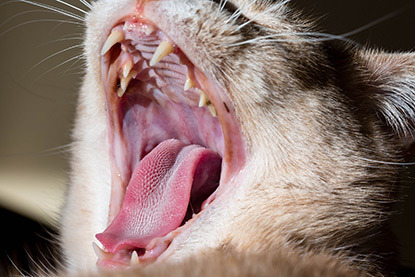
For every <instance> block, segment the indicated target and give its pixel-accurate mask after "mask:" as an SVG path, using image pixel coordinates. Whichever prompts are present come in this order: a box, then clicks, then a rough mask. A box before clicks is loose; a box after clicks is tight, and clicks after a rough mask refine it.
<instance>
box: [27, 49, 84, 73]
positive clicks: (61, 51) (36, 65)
mask: <svg viewBox="0 0 415 277" xmlns="http://www.w3.org/2000/svg"><path fill="white" fill-rule="evenodd" d="M81 47H82V44H76V45H73V46H70V47H67V48H65V49H62V50H60V51H58V52H56V53H53V54H52V55H50V56H48V57H46V58H44V59H43V60H41V61H39V62H37V63H36V64H35V65H34V66H32V67H31V68H30V69H29V70H28V72H26V74H28V73H30V72H31V71H32V70H33V69H35V68H36V67H38V66H39V65H40V64H42V63H44V62H45V61H47V60H49V59H51V58H53V57H55V56H57V55H59V54H62V53H64V52H67V51H69V50H72V49H75V48H81Z"/></svg>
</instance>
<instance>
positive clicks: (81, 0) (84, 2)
mask: <svg viewBox="0 0 415 277" xmlns="http://www.w3.org/2000/svg"><path fill="white" fill-rule="evenodd" d="M79 1H80V2H81V3H82V4H84V5H85V6H86V7H87V8H89V9H92V5H91V4H90V3H88V2H87V1H86V0H79Z"/></svg>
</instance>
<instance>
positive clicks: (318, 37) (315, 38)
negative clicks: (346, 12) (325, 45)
mask: <svg viewBox="0 0 415 277" xmlns="http://www.w3.org/2000/svg"><path fill="white" fill-rule="evenodd" d="M285 2H288V1H284V2H282V3H285ZM401 12H402V10H397V11H394V12H392V13H390V14H387V15H385V16H383V17H381V18H379V19H376V20H374V21H372V22H370V23H368V24H366V25H363V26H361V27H359V28H357V29H355V30H352V31H349V32H346V33H343V34H340V35H333V34H328V33H314V32H301V33H279V34H271V35H267V36H262V37H258V38H253V39H250V40H246V41H241V42H236V43H231V44H228V45H226V46H239V45H243V44H248V43H259V42H264V41H265V42H295V41H308V42H323V41H330V40H341V41H345V42H348V43H351V44H354V45H359V44H358V43H357V42H355V41H354V40H352V39H349V38H347V37H350V36H352V35H355V34H357V33H360V32H362V31H364V30H367V29H369V28H371V27H373V26H375V25H377V24H379V23H381V22H383V21H385V20H388V19H390V18H392V17H394V16H396V15H397V14H399V13H401ZM252 21H253V19H251V20H249V21H248V22H249V23H251V22H252ZM248 22H245V23H243V24H241V25H240V26H239V27H238V28H237V29H238V30H239V29H241V28H243V27H244V26H246V24H248ZM284 36H311V38H293V39H274V38H276V37H284ZM220 46H223V45H219V46H217V47H220Z"/></svg>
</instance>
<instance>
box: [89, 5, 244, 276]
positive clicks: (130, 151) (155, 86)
mask: <svg viewBox="0 0 415 277" xmlns="http://www.w3.org/2000/svg"><path fill="white" fill-rule="evenodd" d="M143 5H144V4H143ZM143 5H139V6H138V7H137V8H136V10H135V11H134V12H133V13H131V14H130V15H129V16H127V17H123V18H122V19H120V21H118V22H117V24H116V25H115V26H114V27H113V28H112V30H111V32H110V33H109V34H107V35H108V37H107V39H106V41H105V43H104V44H103V47H102V51H101V69H102V80H103V87H104V90H105V96H106V109H107V122H108V141H109V153H110V165H111V176H112V178H111V200H110V203H109V207H110V208H109V214H108V226H107V228H106V230H105V231H103V232H102V233H100V234H97V236H96V237H97V239H98V240H99V241H100V242H101V244H102V245H103V248H104V249H102V248H100V247H99V246H97V245H96V244H94V250H95V253H96V254H97V256H98V265H100V266H102V267H106V268H108V267H120V266H121V267H124V266H130V265H137V264H148V263H151V262H154V261H156V260H161V259H163V258H164V257H165V256H168V255H170V254H171V253H169V251H166V250H167V249H168V248H169V246H170V244H171V243H172V241H174V240H175V238H176V237H178V236H180V235H181V234H182V233H183V231H184V230H186V229H188V228H189V226H191V225H192V224H193V223H194V222H195V221H197V220H198V219H199V218H200V217H203V216H204V215H205V214H206V211H207V210H209V208H210V206H211V205H212V203H215V202H218V201H224V199H225V198H226V195H227V194H229V193H230V191H231V190H232V186H234V185H233V184H234V182H233V181H232V180H233V179H234V178H235V176H236V175H238V174H239V173H240V171H241V169H242V167H243V166H244V164H245V159H246V153H245V147H244V142H243V138H242V134H241V131H240V127H239V122H238V120H237V117H236V114H235V109H234V107H233V105H232V103H231V101H230V100H229V98H228V97H227V94H226V93H225V91H224V89H222V88H221V86H220V85H219V83H218V82H217V79H216V78H213V77H211V76H209V74H205V73H204V72H202V71H201V70H200V69H199V67H198V66H197V65H196V64H194V63H193V62H192V60H194V59H193V58H192V57H191V56H188V55H187V54H186V53H184V52H183V51H182V50H181V47H180V45H177V44H176V43H175V42H174V41H173V40H172V39H171V38H170V37H169V34H167V33H164V32H163V30H161V29H159V28H158V26H157V24H156V23H157V19H155V18H146V17H145V16H144V15H143V14H142V11H143V8H144V7H142V6H143ZM170 252H171V251H170Z"/></svg>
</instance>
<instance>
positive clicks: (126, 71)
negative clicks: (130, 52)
mask: <svg viewBox="0 0 415 277" xmlns="http://www.w3.org/2000/svg"><path fill="white" fill-rule="evenodd" d="M133 66H134V64H133V61H132V60H128V61H127V62H126V63H125V64H124V65H123V67H122V76H124V78H127V76H128V74H130V71H131V69H133Z"/></svg>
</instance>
